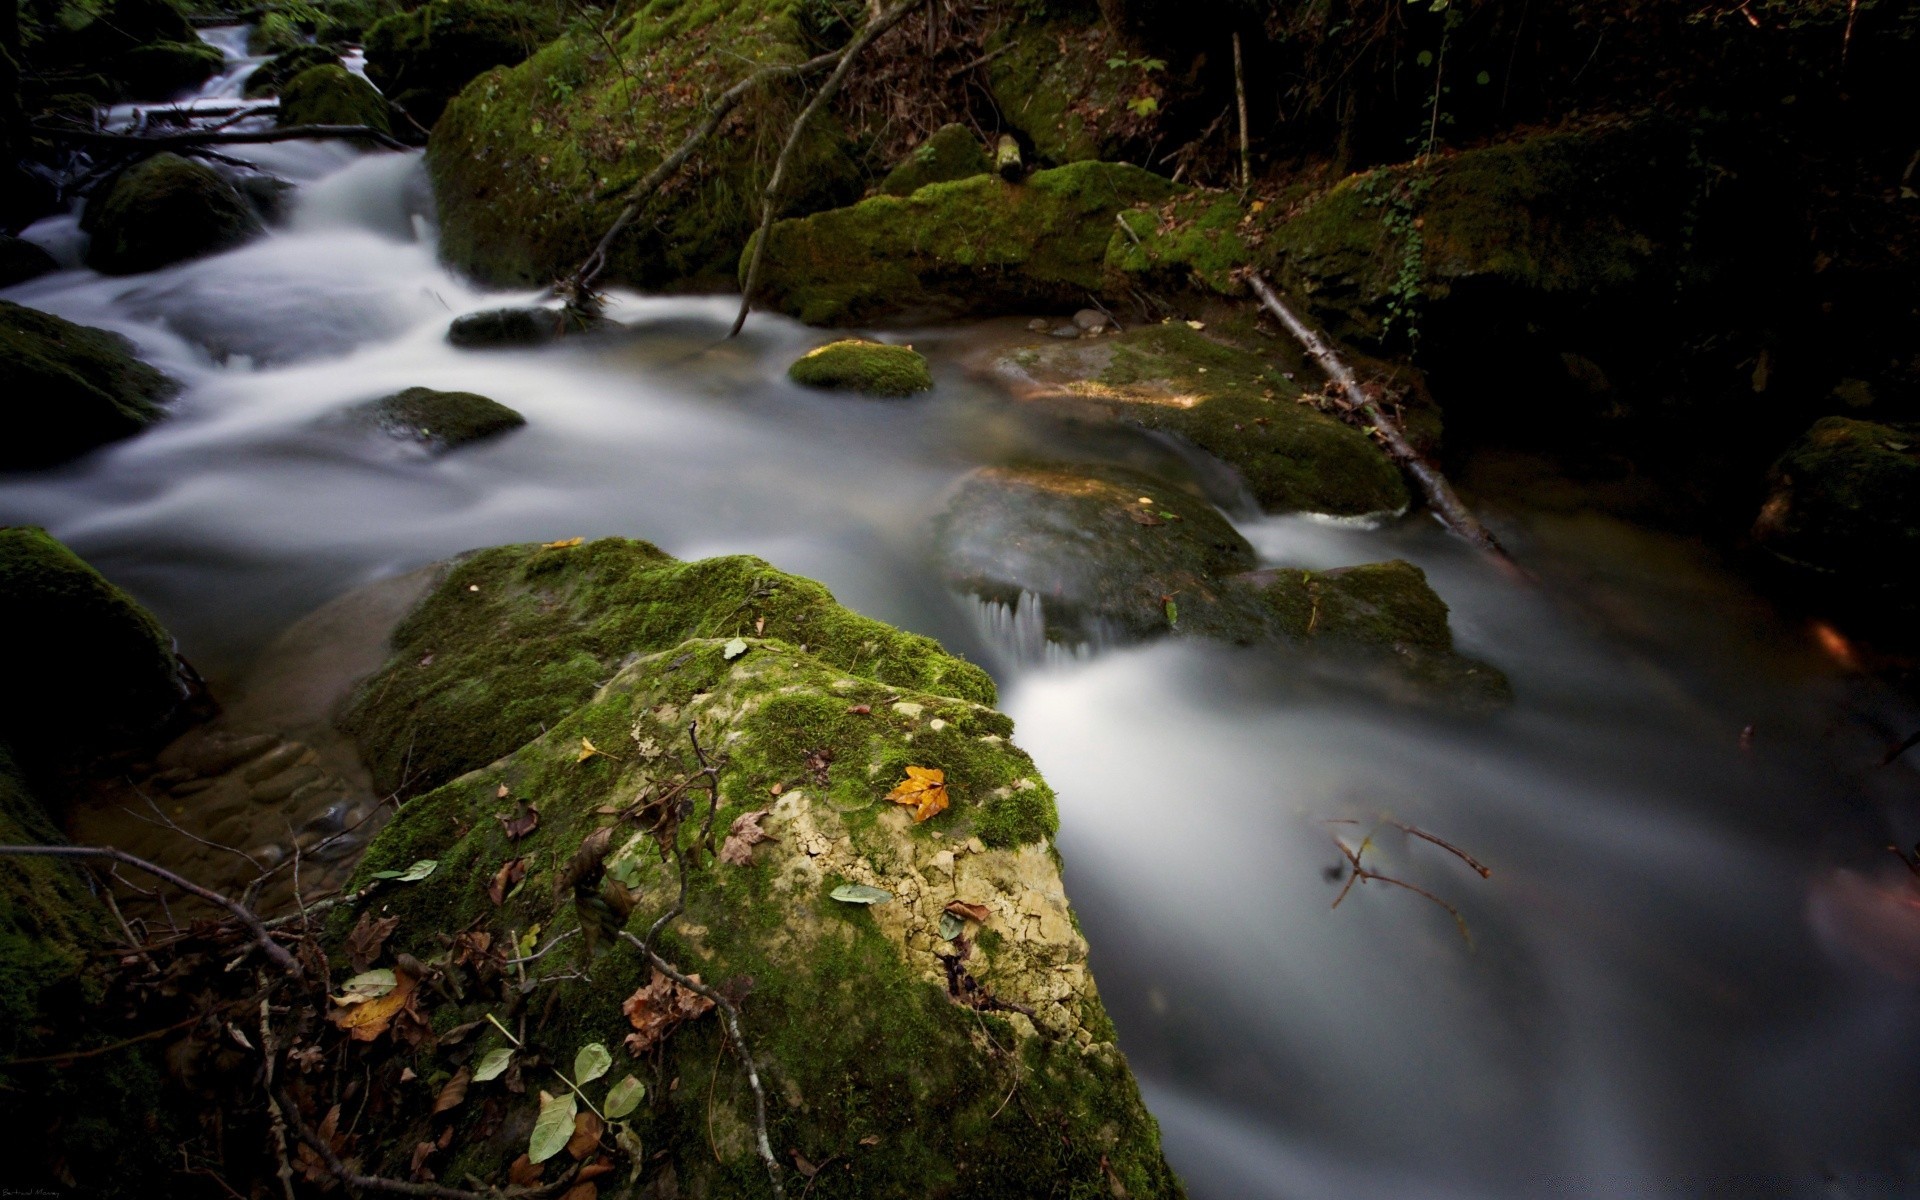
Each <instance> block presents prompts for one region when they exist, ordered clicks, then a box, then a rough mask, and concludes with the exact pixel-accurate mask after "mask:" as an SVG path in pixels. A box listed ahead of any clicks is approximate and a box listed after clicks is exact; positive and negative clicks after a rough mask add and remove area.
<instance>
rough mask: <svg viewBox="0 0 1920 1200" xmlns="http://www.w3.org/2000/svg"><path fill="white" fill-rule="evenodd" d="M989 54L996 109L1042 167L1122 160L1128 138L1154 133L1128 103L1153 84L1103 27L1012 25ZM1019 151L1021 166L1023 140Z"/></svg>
mask: <svg viewBox="0 0 1920 1200" xmlns="http://www.w3.org/2000/svg"><path fill="white" fill-rule="evenodd" d="M1063 47H1064V48H1065V50H1064V52H1063V50H1062V48H1063ZM987 49H988V52H989V53H993V54H994V57H993V59H992V60H991V61H989V62H988V63H987V66H986V72H985V74H986V79H987V88H988V90H989V92H990V93H991V95H992V96H993V100H994V108H995V110H996V111H997V112H999V113H1000V114H1002V118H1003V119H1004V120H1006V121H1007V122H1009V123H1010V124H1011V125H1012V126H1013V127H1014V128H1015V129H1017V130H1018V131H1019V132H1020V133H1022V134H1024V135H1026V138H1027V141H1028V142H1029V144H1031V145H1032V146H1033V149H1034V153H1035V155H1036V156H1037V157H1038V158H1039V160H1040V162H1041V164H1042V165H1056V164H1061V163H1072V162H1082V161H1085V160H1089V159H1101V158H1118V157H1122V155H1121V151H1122V150H1123V149H1125V148H1126V146H1127V144H1128V142H1129V140H1131V139H1133V138H1135V137H1138V136H1139V135H1140V133H1141V132H1142V131H1143V130H1145V129H1149V128H1151V122H1149V121H1148V120H1146V119H1145V118H1144V117H1143V116H1141V115H1140V114H1136V113H1134V112H1132V111H1130V110H1129V109H1128V108H1127V102H1128V101H1129V100H1132V99H1134V98H1136V95H1137V94H1138V90H1139V88H1140V87H1141V86H1142V84H1143V83H1145V84H1147V85H1148V86H1151V85H1152V82H1153V81H1152V80H1150V79H1143V78H1142V72H1141V71H1140V69H1139V68H1138V67H1135V66H1130V65H1128V64H1129V62H1130V60H1132V59H1134V58H1135V57H1136V55H1134V54H1133V53H1131V52H1130V51H1128V50H1127V49H1126V48H1124V47H1123V46H1122V45H1121V43H1120V41H1119V40H1118V39H1117V38H1116V37H1115V36H1114V34H1113V32H1112V31H1111V29H1110V28H1109V27H1108V26H1107V25H1106V23H1104V22H1100V21H1086V20H1084V19H1078V18H1072V17H1069V18H1065V19H1061V20H1055V21H1045V20H1028V21H1017V22H1008V23H1006V24H1005V25H1003V26H1002V28H1001V30H1000V31H999V32H998V33H997V34H995V35H994V36H993V37H992V38H991V39H990V41H989V43H988V46H987ZM995 52H997V53H995ZM1115 60H1119V61H1118V63H1116V62H1115ZM1005 140H1007V141H1011V140H1012V139H1011V138H1008V139H1005ZM1014 150H1015V161H1016V162H1017V161H1018V153H1019V148H1018V144H1017V143H1016V144H1015V148H1014ZM1109 220H1111V218H1109Z"/></svg>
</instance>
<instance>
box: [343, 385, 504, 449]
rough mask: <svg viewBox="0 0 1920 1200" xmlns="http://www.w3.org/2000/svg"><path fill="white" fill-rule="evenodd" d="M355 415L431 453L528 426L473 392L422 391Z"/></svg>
mask: <svg viewBox="0 0 1920 1200" xmlns="http://www.w3.org/2000/svg"><path fill="white" fill-rule="evenodd" d="M358 411H359V412H360V413H361V414H362V415H364V416H365V417H367V418H369V419H371V420H373V421H375V422H377V423H378V424H379V425H380V426H381V427H382V428H384V429H385V430H387V432H389V433H391V434H393V435H394V436H396V437H404V438H410V439H412V440H414V441H417V442H419V443H421V444H422V445H425V446H428V447H430V448H432V449H434V450H448V449H452V448H453V447H455V446H464V445H466V444H467V443H469V442H477V441H481V440H483V439H485V438H490V437H497V436H499V435H500V434H503V433H506V432H508V431H510V430H514V429H518V428H520V427H521V426H522V425H525V424H526V423H527V419H526V418H525V417H523V416H521V415H520V414H519V413H517V412H515V411H514V410H513V409H511V408H508V407H507V406H506V405H504V404H501V403H500V402H498V401H497V400H490V399H488V398H487V397H485V396H479V395H475V394H474V393H472V392H436V391H434V390H433V389H432V388H423V387H413V388H408V389H407V390H405V391H403V392H395V393H394V394H393V395H391V396H384V397H382V398H381V399H378V400H374V401H371V402H369V403H367V404H364V405H362V406H361V407H360V408H359V410H358Z"/></svg>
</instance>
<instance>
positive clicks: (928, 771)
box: [887, 767, 947, 821]
mask: <svg viewBox="0 0 1920 1200" xmlns="http://www.w3.org/2000/svg"><path fill="white" fill-rule="evenodd" d="M887 799H889V800H891V801H893V802H894V803H895V804H905V805H908V806H909V807H911V808H912V809H913V819H914V820H915V821H924V820H926V819H927V818H928V817H931V816H933V815H934V814H935V813H939V812H945V811H946V808H947V773H946V772H945V771H942V770H939V769H937V768H934V767H908V768H907V777H906V778H905V779H903V780H901V781H900V783H899V784H898V785H897V786H895V787H894V789H893V790H892V791H890V792H888V793H887Z"/></svg>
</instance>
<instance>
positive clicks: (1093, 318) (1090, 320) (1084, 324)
mask: <svg viewBox="0 0 1920 1200" xmlns="http://www.w3.org/2000/svg"><path fill="white" fill-rule="evenodd" d="M1073 323H1074V324H1075V325H1077V326H1079V327H1080V328H1081V329H1084V330H1085V331H1087V332H1088V333H1099V332H1100V331H1101V330H1103V329H1105V328H1106V327H1107V314H1105V313H1103V312H1101V311H1100V310H1099V309H1097V308H1083V309H1081V310H1080V311H1079V312H1077V313H1075V314H1073Z"/></svg>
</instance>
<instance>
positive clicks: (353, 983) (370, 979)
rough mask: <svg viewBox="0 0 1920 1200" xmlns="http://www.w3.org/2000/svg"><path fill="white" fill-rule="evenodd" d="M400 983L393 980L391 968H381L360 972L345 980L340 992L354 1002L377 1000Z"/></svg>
mask: <svg viewBox="0 0 1920 1200" xmlns="http://www.w3.org/2000/svg"><path fill="white" fill-rule="evenodd" d="M399 986H400V981H399V980H398V979H396V978H394V975H393V968H392V967H381V968H380V969H379V970H377V971H362V972H361V973H360V974H358V975H355V976H354V977H353V978H352V979H349V980H347V982H346V984H345V986H343V987H342V988H341V989H340V990H341V992H342V993H343V994H344V995H346V996H348V997H349V998H351V999H354V1000H377V999H379V998H380V997H381V996H384V995H386V994H387V993H388V992H390V991H392V990H393V989H394V988H397V987H399Z"/></svg>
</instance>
